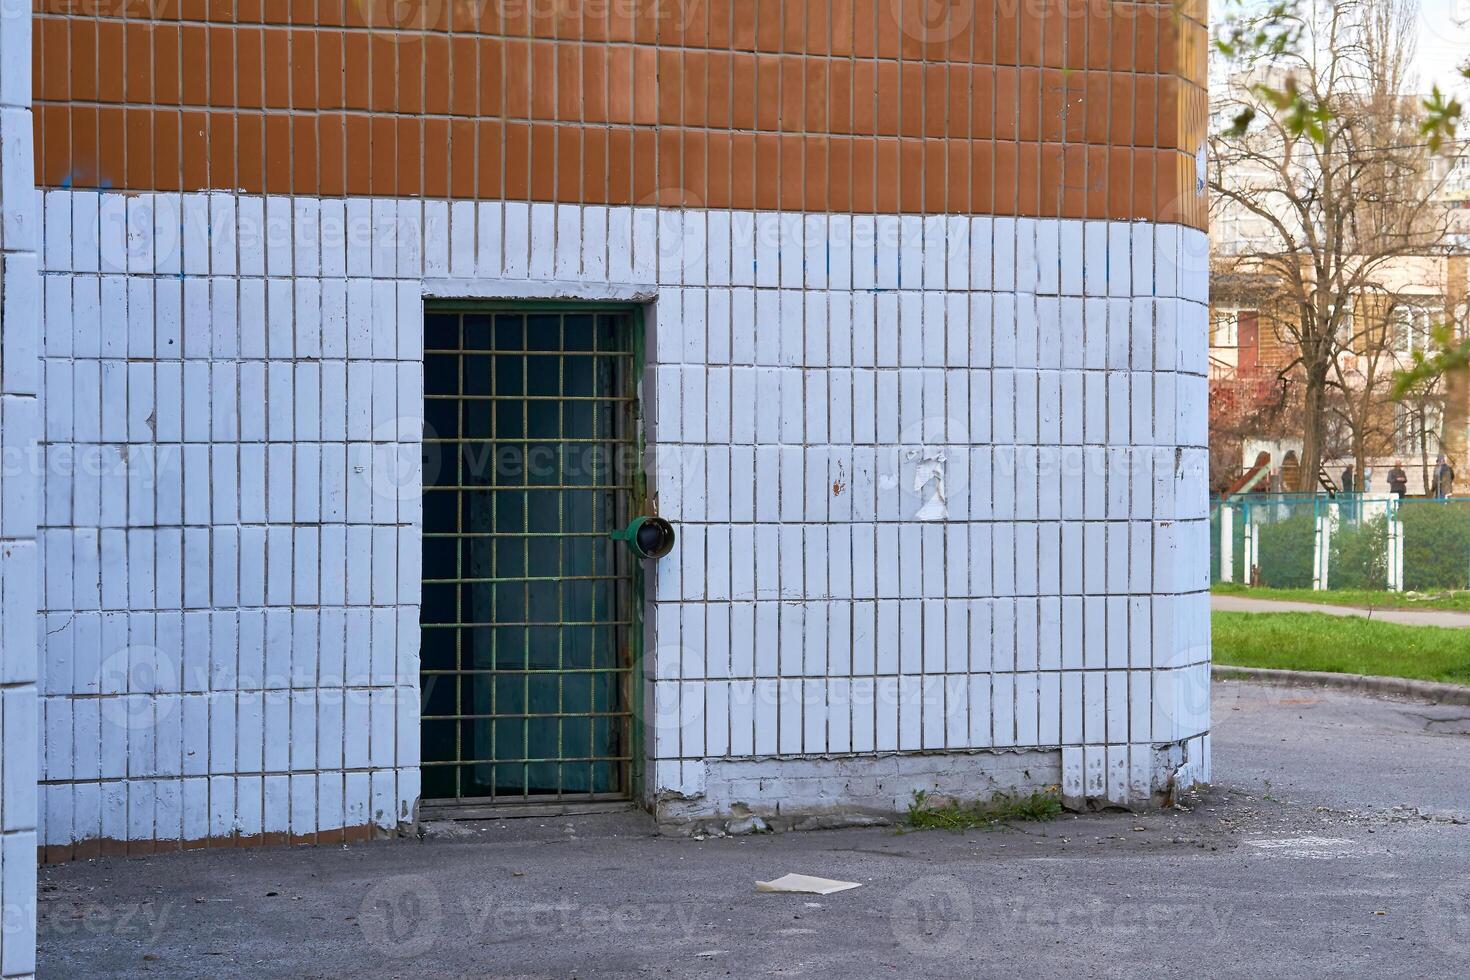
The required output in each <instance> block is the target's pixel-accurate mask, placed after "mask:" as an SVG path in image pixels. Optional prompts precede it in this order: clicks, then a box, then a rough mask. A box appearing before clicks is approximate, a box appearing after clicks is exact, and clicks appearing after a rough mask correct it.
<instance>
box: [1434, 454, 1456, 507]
mask: <svg viewBox="0 0 1470 980" xmlns="http://www.w3.org/2000/svg"><path fill="white" fill-rule="evenodd" d="M1454 492H1455V470H1454V468H1453V467H1452V466H1450V461H1449V460H1447V459H1445V458H1444V457H1443V456H1441V457H1439V459H1438V460H1437V461H1436V462H1435V464H1434V496H1435V497H1437V498H1438V499H1440V500H1444V499H1445V498H1446V497H1449V496H1452V495H1453V494H1454Z"/></svg>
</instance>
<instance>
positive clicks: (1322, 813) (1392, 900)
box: [41, 681, 1470, 978]
mask: <svg viewBox="0 0 1470 980" xmlns="http://www.w3.org/2000/svg"><path fill="white" fill-rule="evenodd" d="M1215 710H1216V736H1215V738H1216V747H1215V758H1216V767H1217V778H1218V782H1217V784H1216V786H1215V787H1214V788H1213V789H1211V790H1210V791H1209V793H1208V794H1206V795H1205V796H1204V797H1203V798H1201V799H1198V800H1195V801H1193V802H1192V803H1191V805H1190V807H1189V808H1188V809H1178V810H1171V811H1168V812H1163V813H1150V814H1147V815H1143V816H1133V815H1130V814H1126V813H1108V814H1093V815H1087V816H1080V817H1066V818H1063V819H1061V820H1058V821H1056V822H1054V823H1050V824H1041V825H1028V826H1025V827H1023V828H1018V829H1015V830H1002V831H996V832H989V833H986V832H972V833H965V834H949V833H942V832H931V833H922V834H897V833H895V832H893V831H892V830H888V829H881V828H875V829H868V830H839V831H827V832H818V833H806V834H787V835H780V836H763V837H744V838H735V839H719V840H706V841H693V840H676V839H665V838H659V837H657V836H655V835H654V834H653V833H652V832H651V828H650V827H649V825H648V824H647V822H646V821H645V819H644V818H643V817H641V816H640V815H638V814H632V813H625V814H610V815H601V816H595V817H582V818H579V819H576V820H569V819H565V818H557V819H547V820H519V821H505V822H500V823H494V824H489V825H487V826H484V827H483V828H481V829H477V830H473V831H463V832H461V833H460V834H457V835H441V836H433V837H430V838H429V839H427V840H424V841H393V842H382V843H376V844H370V845H362V846H354V847H350V848H335V849H332V848H322V849H298V850H293V851H282V850H275V851H266V850H252V851H234V852H208V853H205V852H195V853H190V854H175V855H168V856H160V857H153V858H144V859H134V860H121V859H112V860H103V861H96V862H90V863H79V864H73V865H66V866H61V867H53V868H47V869H43V872H42V899H43V906H42V916H41V928H42V935H43V942H42V947H41V969H42V974H43V975H44V976H51V977H84V976H103V975H107V976H118V975H124V976H153V977H169V978H173V977H183V976H212V977H226V976H319V977H339V976H369V975H371V976H373V977H385V976H403V977H409V976H413V977H419V976H499V977H506V976H515V977H565V976H580V977H596V976H618V977H635V976H637V977H645V976H657V977H662V976H670V977H684V976H695V977H703V976H745V975H769V974H782V975H787V976H810V977H822V978H825V977H839V976H840V977H896V978H909V977H914V976H920V977H926V976H945V977H948V976H981V977H1001V976H1007V977H1009V976H1017V975H1022V976H1029V975H1052V974H1056V975H1061V976H1097V977H1114V976H1119V975H1133V974H1143V973H1145V972H1146V973H1147V974H1149V975H1154V976H1189V977H1194V976H1200V975H1204V976H1227V977H1228V976H1239V977H1252V978H1254V977H1259V976H1263V975H1264V976H1287V975H1294V974H1311V975H1326V976H1368V975H1395V976H1431V975H1446V976H1455V975H1464V972H1465V964H1466V962H1467V961H1470V825H1466V824H1464V823H1461V822H1457V821H1465V820H1470V772H1467V769H1470V762H1467V759H1470V752H1467V750H1470V709H1465V708H1453V707H1430V706H1425V705H1417V704H1407V703H1395V702H1389V701H1376V700H1369V699H1365V698H1362V697H1359V696H1356V695H1349V694H1343V693H1337V692H1328V691H1315V690H1300V691H1298V690H1290V689H1282V688H1274V687H1258V686H1255V685H1250V684H1245V683H1241V682H1228V681H1227V682H1222V683H1220V684H1218V685H1217V688H1216V696H1215ZM787 871H803V872H808V873H812V874H819V875H827V876H832V877H837V878H845V879H850V880H853V881H859V882H862V883H863V885H864V887H862V888H860V889H857V890H855V891H850V892H845V893H842V894H838V895H832V896H828V897H825V898H813V897H811V896H781V895H757V894H755V893H754V891H753V888H752V884H751V883H752V881H753V880H755V879H757V878H761V879H765V878H771V877H775V876H778V875H780V874H783V873H784V872H787Z"/></svg>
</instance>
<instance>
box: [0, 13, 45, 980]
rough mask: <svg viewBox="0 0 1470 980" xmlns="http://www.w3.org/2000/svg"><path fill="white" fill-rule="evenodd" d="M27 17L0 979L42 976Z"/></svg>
mask: <svg viewBox="0 0 1470 980" xmlns="http://www.w3.org/2000/svg"><path fill="white" fill-rule="evenodd" d="M30 52H31V18H30V8H29V7H26V8H25V9H20V8H19V7H18V6H16V5H6V6H5V7H4V8H3V9H0V457H3V458H0V746H3V750H0V910H3V913H4V917H3V921H0V974H3V975H4V976H6V977H20V976H28V975H30V974H32V973H34V972H35V968H36V742H37V738H36V736H37V732H38V726H37V723H36V666H37V664H36V584H35V583H36V543H35V538H36V487H37V480H36V468H35V466H34V465H31V461H32V460H33V459H34V458H35V443H36V428H37V409H36V390H37V386H38V377H39V375H38V372H37V360H36V351H37V343H38V339H39V332H38V330H37V316H36V313H37V302H36V295H37V287H38V281H37V276H36V241H37V226H36V211H35V202H36V198H35V191H34V188H35V175H34V172H33V169H32V168H33V163H32V160H33V156H32V152H31V146H32V140H31V109H30V105H31V74H30V63H31V61H30Z"/></svg>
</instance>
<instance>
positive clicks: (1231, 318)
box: [1210, 310, 1240, 347]
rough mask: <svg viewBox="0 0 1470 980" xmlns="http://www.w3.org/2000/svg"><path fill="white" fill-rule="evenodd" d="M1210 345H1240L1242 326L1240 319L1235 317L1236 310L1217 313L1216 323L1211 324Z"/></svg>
mask: <svg viewBox="0 0 1470 980" xmlns="http://www.w3.org/2000/svg"><path fill="white" fill-rule="evenodd" d="M1210 346H1211V347H1238V346H1240V327H1239V321H1237V320H1236V319H1235V311H1234V310H1229V311H1226V312H1224V313H1216V314H1215V320H1214V323H1212V324H1211V326H1210Z"/></svg>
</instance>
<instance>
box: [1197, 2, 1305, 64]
mask: <svg viewBox="0 0 1470 980" xmlns="http://www.w3.org/2000/svg"><path fill="white" fill-rule="evenodd" d="M1254 6H1255V4H1248V3H1247V2H1246V0H1227V2H1226V3H1225V10H1226V13H1225V15H1224V16H1223V17H1222V18H1221V20H1220V26H1219V29H1218V30H1217V31H1216V33H1215V41H1214V45H1215V50H1217V51H1219V52H1220V53H1221V54H1223V55H1224V56H1225V57H1227V58H1230V59H1232V60H1235V59H1243V60H1249V59H1254V58H1261V57H1265V58H1271V57H1276V56H1279V55H1283V54H1287V53H1289V52H1291V51H1295V50H1297V43H1298V42H1299V41H1300V40H1301V37H1302V32H1303V30H1304V29H1305V24H1304V23H1303V21H1302V19H1301V18H1300V17H1299V16H1298V15H1297V3H1296V0H1277V2H1275V3H1273V4H1271V6H1269V7H1267V8H1266V9H1265V10H1263V11H1260V12H1259V13H1253V12H1251V8H1252V7H1254Z"/></svg>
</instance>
